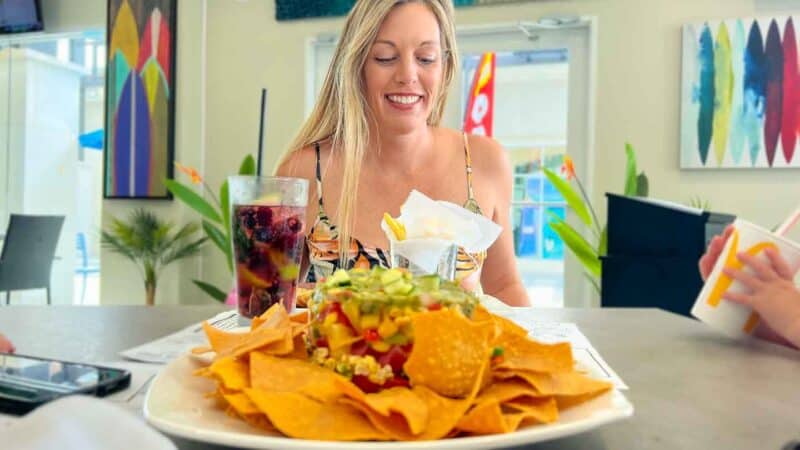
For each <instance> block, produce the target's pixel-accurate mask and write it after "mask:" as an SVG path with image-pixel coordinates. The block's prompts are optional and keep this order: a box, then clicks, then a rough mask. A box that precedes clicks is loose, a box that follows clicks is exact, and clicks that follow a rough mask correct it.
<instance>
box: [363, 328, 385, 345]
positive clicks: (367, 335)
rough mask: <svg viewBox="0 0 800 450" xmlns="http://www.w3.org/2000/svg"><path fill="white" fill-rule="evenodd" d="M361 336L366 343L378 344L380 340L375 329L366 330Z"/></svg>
mask: <svg viewBox="0 0 800 450" xmlns="http://www.w3.org/2000/svg"><path fill="white" fill-rule="evenodd" d="M362 335H363V336H364V340H365V341H367V342H378V341H380V340H381V335H380V334H378V330H376V329H375V328H367V329H366V330H364V331H363V333H362Z"/></svg>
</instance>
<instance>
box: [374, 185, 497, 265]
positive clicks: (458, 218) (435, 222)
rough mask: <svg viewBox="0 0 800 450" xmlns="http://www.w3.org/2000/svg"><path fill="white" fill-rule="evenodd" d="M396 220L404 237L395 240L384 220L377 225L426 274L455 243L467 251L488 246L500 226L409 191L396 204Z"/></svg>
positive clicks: (415, 191) (451, 205) (445, 203)
mask: <svg viewBox="0 0 800 450" xmlns="http://www.w3.org/2000/svg"><path fill="white" fill-rule="evenodd" d="M397 221H398V222H400V223H402V224H403V226H404V227H405V229H406V239H404V240H403V241H397V239H396V237H395V235H394V233H393V232H392V231H391V230H390V229H389V226H388V225H387V224H386V222H385V221H383V222H381V228H382V229H383V231H384V233H386V236H387V237H388V238H389V240H390V241H391V242H392V247H393V251H396V252H397V253H399V254H400V255H402V256H403V257H405V258H406V259H408V260H409V261H411V262H412V263H414V264H416V265H417V266H419V267H421V268H424V269H425V270H427V271H428V272H429V273H435V272H436V264H437V263H438V261H439V260H440V257H441V255H442V253H443V252H444V251H446V250H447V248H448V247H449V246H451V245H452V244H456V245H458V246H460V247H462V248H464V250H465V251H467V252H469V253H477V252H481V251H484V250H486V249H487V248H489V246H490V245H492V243H494V241H495V240H496V239H497V237H498V236H499V235H500V231H502V228H501V227H500V226H499V225H497V224H496V223H494V222H492V221H491V220H489V219H487V218H486V217H484V216H482V215H480V214H475V213H473V212H471V211H468V210H466V209H464V208H462V207H460V206H458V205H456V204H454V203H450V202H446V201H441V200H440V201H436V200H432V199H431V198H429V197H427V196H426V195H425V194H423V193H421V192H419V191H417V190H412V191H411V193H410V194H409V195H408V198H407V199H406V201H405V202H404V203H403V206H401V207H400V217H398V218H397Z"/></svg>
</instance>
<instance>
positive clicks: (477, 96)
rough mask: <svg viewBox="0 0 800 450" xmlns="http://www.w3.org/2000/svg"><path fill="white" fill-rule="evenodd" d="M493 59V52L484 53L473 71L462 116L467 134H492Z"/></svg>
mask: <svg viewBox="0 0 800 450" xmlns="http://www.w3.org/2000/svg"><path fill="white" fill-rule="evenodd" d="M495 59H496V58H495V54H494V53H493V52H489V53H484V54H483V56H481V62H480V64H478V69H477V70H476V71H475V78H474V79H473V80H472V87H471V88H470V94H469V101H468V102H467V111H466V115H465V117H464V131H465V132H467V133H469V134H479V135H483V136H491V135H492V117H493V116H494V72H495Z"/></svg>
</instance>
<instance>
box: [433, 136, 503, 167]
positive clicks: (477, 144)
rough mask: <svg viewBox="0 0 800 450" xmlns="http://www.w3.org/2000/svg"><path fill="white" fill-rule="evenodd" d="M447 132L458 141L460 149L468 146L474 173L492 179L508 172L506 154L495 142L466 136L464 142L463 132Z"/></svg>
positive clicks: (489, 138) (489, 139) (488, 138)
mask: <svg viewBox="0 0 800 450" xmlns="http://www.w3.org/2000/svg"><path fill="white" fill-rule="evenodd" d="M447 132H448V133H449V134H451V136H454V137H455V139H457V140H458V142H459V145H460V147H462V148H463V147H464V146H465V145H467V146H469V155H470V159H471V162H472V168H473V171H474V172H477V173H482V174H486V175H489V176H492V177H494V176H499V175H503V174H504V173H505V172H506V171H508V170H510V169H509V168H510V163H509V160H508V154H507V153H506V151H505V150H504V149H503V147H502V146H501V145H500V143H499V142H497V141H496V140H494V139H492V138H491V137H488V136H481V135H477V134H467V135H466V142H465V140H464V139H465V138H464V136H465V135H464V133H463V132H461V131H458V130H453V129H447Z"/></svg>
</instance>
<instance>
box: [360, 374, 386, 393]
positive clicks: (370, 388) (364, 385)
mask: <svg viewBox="0 0 800 450" xmlns="http://www.w3.org/2000/svg"><path fill="white" fill-rule="evenodd" d="M353 384H355V385H356V386H358V387H359V388H360V389H361V390H362V391H364V392H366V393H367V394H372V393H373V392H378V391H379V390H380V389H381V387H380V386H378V385H377V384H375V383H373V382H372V381H369V378H367V377H366V376H365V375H353Z"/></svg>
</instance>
